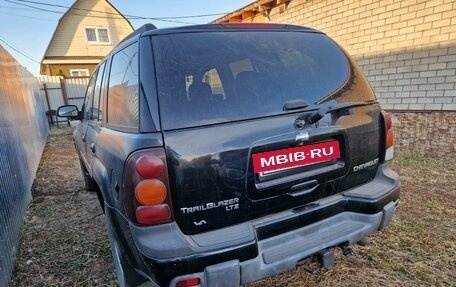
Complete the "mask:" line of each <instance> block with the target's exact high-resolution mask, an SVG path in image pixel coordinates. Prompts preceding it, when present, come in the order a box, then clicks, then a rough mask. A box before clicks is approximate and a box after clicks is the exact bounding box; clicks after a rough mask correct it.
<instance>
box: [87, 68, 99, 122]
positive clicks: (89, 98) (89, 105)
mask: <svg viewBox="0 0 456 287" xmlns="http://www.w3.org/2000/svg"><path fill="white" fill-rule="evenodd" d="M97 73H98V70H96V71H95V72H93V75H92V77H91V78H90V81H89V85H88V86H87V92H86V96H85V99H84V119H85V120H88V119H90V109H91V108H92V99H93V90H94V88H95V80H96V78H97Z"/></svg>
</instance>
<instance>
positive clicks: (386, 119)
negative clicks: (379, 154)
mask: <svg viewBox="0 0 456 287" xmlns="http://www.w3.org/2000/svg"><path fill="white" fill-rule="evenodd" d="M381 114H382V119H383V133H384V137H383V138H384V140H385V143H384V144H385V155H384V160H385V161H387V160H390V159H392V158H393V156H394V129H393V122H392V119H391V116H390V115H389V114H388V113H387V112H385V111H383V110H382V111H381Z"/></svg>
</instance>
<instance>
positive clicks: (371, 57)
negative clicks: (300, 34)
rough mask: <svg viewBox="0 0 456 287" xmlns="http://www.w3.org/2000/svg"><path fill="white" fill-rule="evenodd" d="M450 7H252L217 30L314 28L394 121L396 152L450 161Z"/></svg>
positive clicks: (267, 0) (322, 0)
mask: <svg viewBox="0 0 456 287" xmlns="http://www.w3.org/2000/svg"><path fill="white" fill-rule="evenodd" d="M455 11H456V0H448V1H430V0H425V1H416V0H406V1H405V0H390V1H379V0H366V1H359V0H346V1H339V0H257V1H253V2H252V3H250V4H248V5H246V6H244V7H240V8H239V9H237V10H236V11H233V12H232V13H229V14H227V15H224V16H222V17H220V18H219V19H217V20H215V21H214V22H215V23H236V22H247V23H261V22H271V23H283V24H295V25H302V26H308V27H311V28H316V29H318V30H320V31H323V32H324V33H326V34H327V35H328V36H330V37H331V38H332V39H334V40H335V41H336V42H337V43H338V44H340V45H341V46H342V47H343V48H344V49H345V50H346V51H347V52H348V53H349V54H350V55H351V56H352V57H353V58H355V60H356V61H357V62H358V64H359V65H360V67H361V68H362V70H363V71H364V74H365V75H366V76H367V77H368V79H369V82H370V83H371V85H372V87H373V89H374V90H375V94H376V95H377V98H378V101H379V102H380V103H381V105H382V107H383V108H384V109H386V110H388V111H389V112H391V113H392V115H393V118H394V124H395V126H396V144H395V147H396V148H397V149H399V150H405V151H413V152H418V153H423V154H431V155H440V156H452V157H455V156H456V26H455V24H456V13H455Z"/></svg>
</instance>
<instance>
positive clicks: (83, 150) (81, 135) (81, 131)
mask: <svg viewBox="0 0 456 287" xmlns="http://www.w3.org/2000/svg"><path fill="white" fill-rule="evenodd" d="M97 72H98V70H95V71H94V72H93V74H92V77H91V78H90V81H89V84H88V86H87V90H86V95H85V99H84V106H83V119H82V121H81V123H80V124H79V125H78V126H77V128H76V136H75V141H76V146H77V147H78V151H79V154H80V158H81V161H83V163H84V164H85V166H86V167H87V170H89V172H90V173H91V168H90V167H91V166H90V165H89V160H88V154H87V144H86V142H87V134H86V133H87V127H88V123H89V121H90V111H91V108H92V104H93V93H94V89H95V81H96V78H97Z"/></svg>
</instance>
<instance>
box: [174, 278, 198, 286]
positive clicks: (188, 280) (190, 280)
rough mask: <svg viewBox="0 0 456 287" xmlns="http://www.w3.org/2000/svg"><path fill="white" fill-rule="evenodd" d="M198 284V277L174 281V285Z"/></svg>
mask: <svg viewBox="0 0 456 287" xmlns="http://www.w3.org/2000/svg"><path fill="white" fill-rule="evenodd" d="M196 286H200V279H199V278H188V279H185V280H181V281H179V282H177V283H176V287H196Z"/></svg>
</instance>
